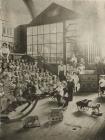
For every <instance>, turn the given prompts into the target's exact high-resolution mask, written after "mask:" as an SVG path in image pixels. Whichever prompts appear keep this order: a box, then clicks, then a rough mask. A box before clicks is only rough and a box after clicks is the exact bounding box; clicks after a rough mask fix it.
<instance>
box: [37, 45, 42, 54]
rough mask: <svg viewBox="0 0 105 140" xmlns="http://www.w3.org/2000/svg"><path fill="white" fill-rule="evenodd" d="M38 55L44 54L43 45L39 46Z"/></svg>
mask: <svg viewBox="0 0 105 140" xmlns="http://www.w3.org/2000/svg"><path fill="white" fill-rule="evenodd" d="M38 54H43V45H38Z"/></svg>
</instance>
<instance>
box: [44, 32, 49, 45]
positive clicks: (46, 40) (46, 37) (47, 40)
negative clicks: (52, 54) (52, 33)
mask: <svg viewBox="0 0 105 140" xmlns="http://www.w3.org/2000/svg"><path fill="white" fill-rule="evenodd" d="M49 42H50V37H49V34H46V35H44V43H49Z"/></svg>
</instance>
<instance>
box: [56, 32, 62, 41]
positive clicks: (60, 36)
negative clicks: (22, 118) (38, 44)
mask: <svg viewBox="0 0 105 140" xmlns="http://www.w3.org/2000/svg"><path fill="white" fill-rule="evenodd" d="M61 42H63V34H62V33H57V43H61Z"/></svg>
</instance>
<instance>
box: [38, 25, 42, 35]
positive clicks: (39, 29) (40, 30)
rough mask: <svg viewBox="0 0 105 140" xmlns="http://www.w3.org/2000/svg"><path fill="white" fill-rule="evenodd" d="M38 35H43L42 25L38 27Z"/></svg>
mask: <svg viewBox="0 0 105 140" xmlns="http://www.w3.org/2000/svg"><path fill="white" fill-rule="evenodd" d="M38 34H43V25H41V26H38Z"/></svg>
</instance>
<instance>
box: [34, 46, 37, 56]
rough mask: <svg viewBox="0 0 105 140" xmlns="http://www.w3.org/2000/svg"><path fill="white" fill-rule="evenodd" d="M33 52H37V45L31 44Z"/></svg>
mask: <svg viewBox="0 0 105 140" xmlns="http://www.w3.org/2000/svg"><path fill="white" fill-rule="evenodd" d="M33 54H35V55H36V54H37V45H33Z"/></svg>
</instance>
